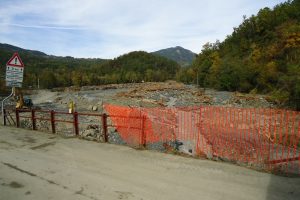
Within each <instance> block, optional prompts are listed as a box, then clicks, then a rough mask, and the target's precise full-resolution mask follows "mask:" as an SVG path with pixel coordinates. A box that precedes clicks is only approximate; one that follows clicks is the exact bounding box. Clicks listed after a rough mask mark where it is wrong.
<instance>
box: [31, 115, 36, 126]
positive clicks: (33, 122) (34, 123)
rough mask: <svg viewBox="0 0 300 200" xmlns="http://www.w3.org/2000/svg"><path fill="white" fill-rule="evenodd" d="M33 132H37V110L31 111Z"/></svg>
mask: <svg viewBox="0 0 300 200" xmlns="http://www.w3.org/2000/svg"><path fill="white" fill-rule="evenodd" d="M31 122H32V130H36V119H35V110H31Z"/></svg>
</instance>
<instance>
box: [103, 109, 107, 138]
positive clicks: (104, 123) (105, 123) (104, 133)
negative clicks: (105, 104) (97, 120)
mask: <svg viewBox="0 0 300 200" xmlns="http://www.w3.org/2000/svg"><path fill="white" fill-rule="evenodd" d="M102 128H103V137H104V142H108V137H107V115H106V114H105V113H103V114H102Z"/></svg>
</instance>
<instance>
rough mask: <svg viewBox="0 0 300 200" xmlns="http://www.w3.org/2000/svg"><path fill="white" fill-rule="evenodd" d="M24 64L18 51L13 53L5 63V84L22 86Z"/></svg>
mask: <svg viewBox="0 0 300 200" xmlns="http://www.w3.org/2000/svg"><path fill="white" fill-rule="evenodd" d="M23 75H24V64H23V62H22V60H21V58H20V56H19V54H18V53H15V54H14V55H13V56H12V57H11V59H10V60H9V61H8V62H7V64H6V79H5V80H6V86H8V87H22V82H23Z"/></svg>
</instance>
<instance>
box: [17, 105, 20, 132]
mask: <svg viewBox="0 0 300 200" xmlns="http://www.w3.org/2000/svg"><path fill="white" fill-rule="evenodd" d="M16 124H17V127H18V128H19V127H20V113H19V110H18V109H16Z"/></svg>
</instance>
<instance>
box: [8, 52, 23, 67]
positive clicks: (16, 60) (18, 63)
mask: <svg viewBox="0 0 300 200" xmlns="http://www.w3.org/2000/svg"><path fill="white" fill-rule="evenodd" d="M6 65H10V66H14V67H24V64H23V62H22V60H21V58H20V56H19V54H18V53H14V55H13V56H12V57H11V59H9V61H8V62H7V64H6Z"/></svg>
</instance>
